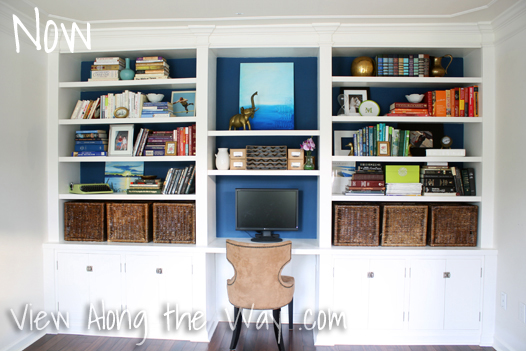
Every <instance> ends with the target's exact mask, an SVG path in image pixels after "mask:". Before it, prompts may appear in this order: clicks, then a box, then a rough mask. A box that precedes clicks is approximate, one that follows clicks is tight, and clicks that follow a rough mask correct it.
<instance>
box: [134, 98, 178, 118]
mask: <svg viewBox="0 0 526 351" xmlns="http://www.w3.org/2000/svg"><path fill="white" fill-rule="evenodd" d="M141 117H142V118H152V117H175V115H174V114H173V105H172V103H171V102H163V101H161V102H145V103H144V104H143V105H142V113H141Z"/></svg>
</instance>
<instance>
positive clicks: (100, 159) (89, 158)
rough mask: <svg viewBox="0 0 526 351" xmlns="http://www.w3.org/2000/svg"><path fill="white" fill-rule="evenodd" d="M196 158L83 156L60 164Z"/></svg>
mask: <svg viewBox="0 0 526 351" xmlns="http://www.w3.org/2000/svg"><path fill="white" fill-rule="evenodd" d="M195 160H196V157H195V156H137V157H130V156H129V157H117V156H115V157H113V156H82V157H72V156H67V157H59V158H58V161H59V162H130V161H144V162H183V161H195Z"/></svg>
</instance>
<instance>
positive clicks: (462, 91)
mask: <svg viewBox="0 0 526 351" xmlns="http://www.w3.org/2000/svg"><path fill="white" fill-rule="evenodd" d="M465 95H466V94H465V89H464V88H460V95H459V100H458V101H459V102H458V105H459V106H458V115H459V117H464V112H465V111H464V109H465V100H464V99H465Z"/></svg>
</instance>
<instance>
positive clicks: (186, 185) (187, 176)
mask: <svg viewBox="0 0 526 351" xmlns="http://www.w3.org/2000/svg"><path fill="white" fill-rule="evenodd" d="M194 183H195V165H190V166H188V167H185V168H184V169H176V168H170V169H169V170H168V173H167V174H166V179H165V180H164V186H163V188H162V191H161V193H162V194H165V195H172V194H194V193H195V186H194Z"/></svg>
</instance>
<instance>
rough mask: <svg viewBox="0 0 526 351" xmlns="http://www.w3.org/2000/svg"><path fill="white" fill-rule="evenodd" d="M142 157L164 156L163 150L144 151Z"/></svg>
mask: <svg viewBox="0 0 526 351" xmlns="http://www.w3.org/2000/svg"><path fill="white" fill-rule="evenodd" d="M143 156H164V150H146V149H145V150H144V152H143Z"/></svg>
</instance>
